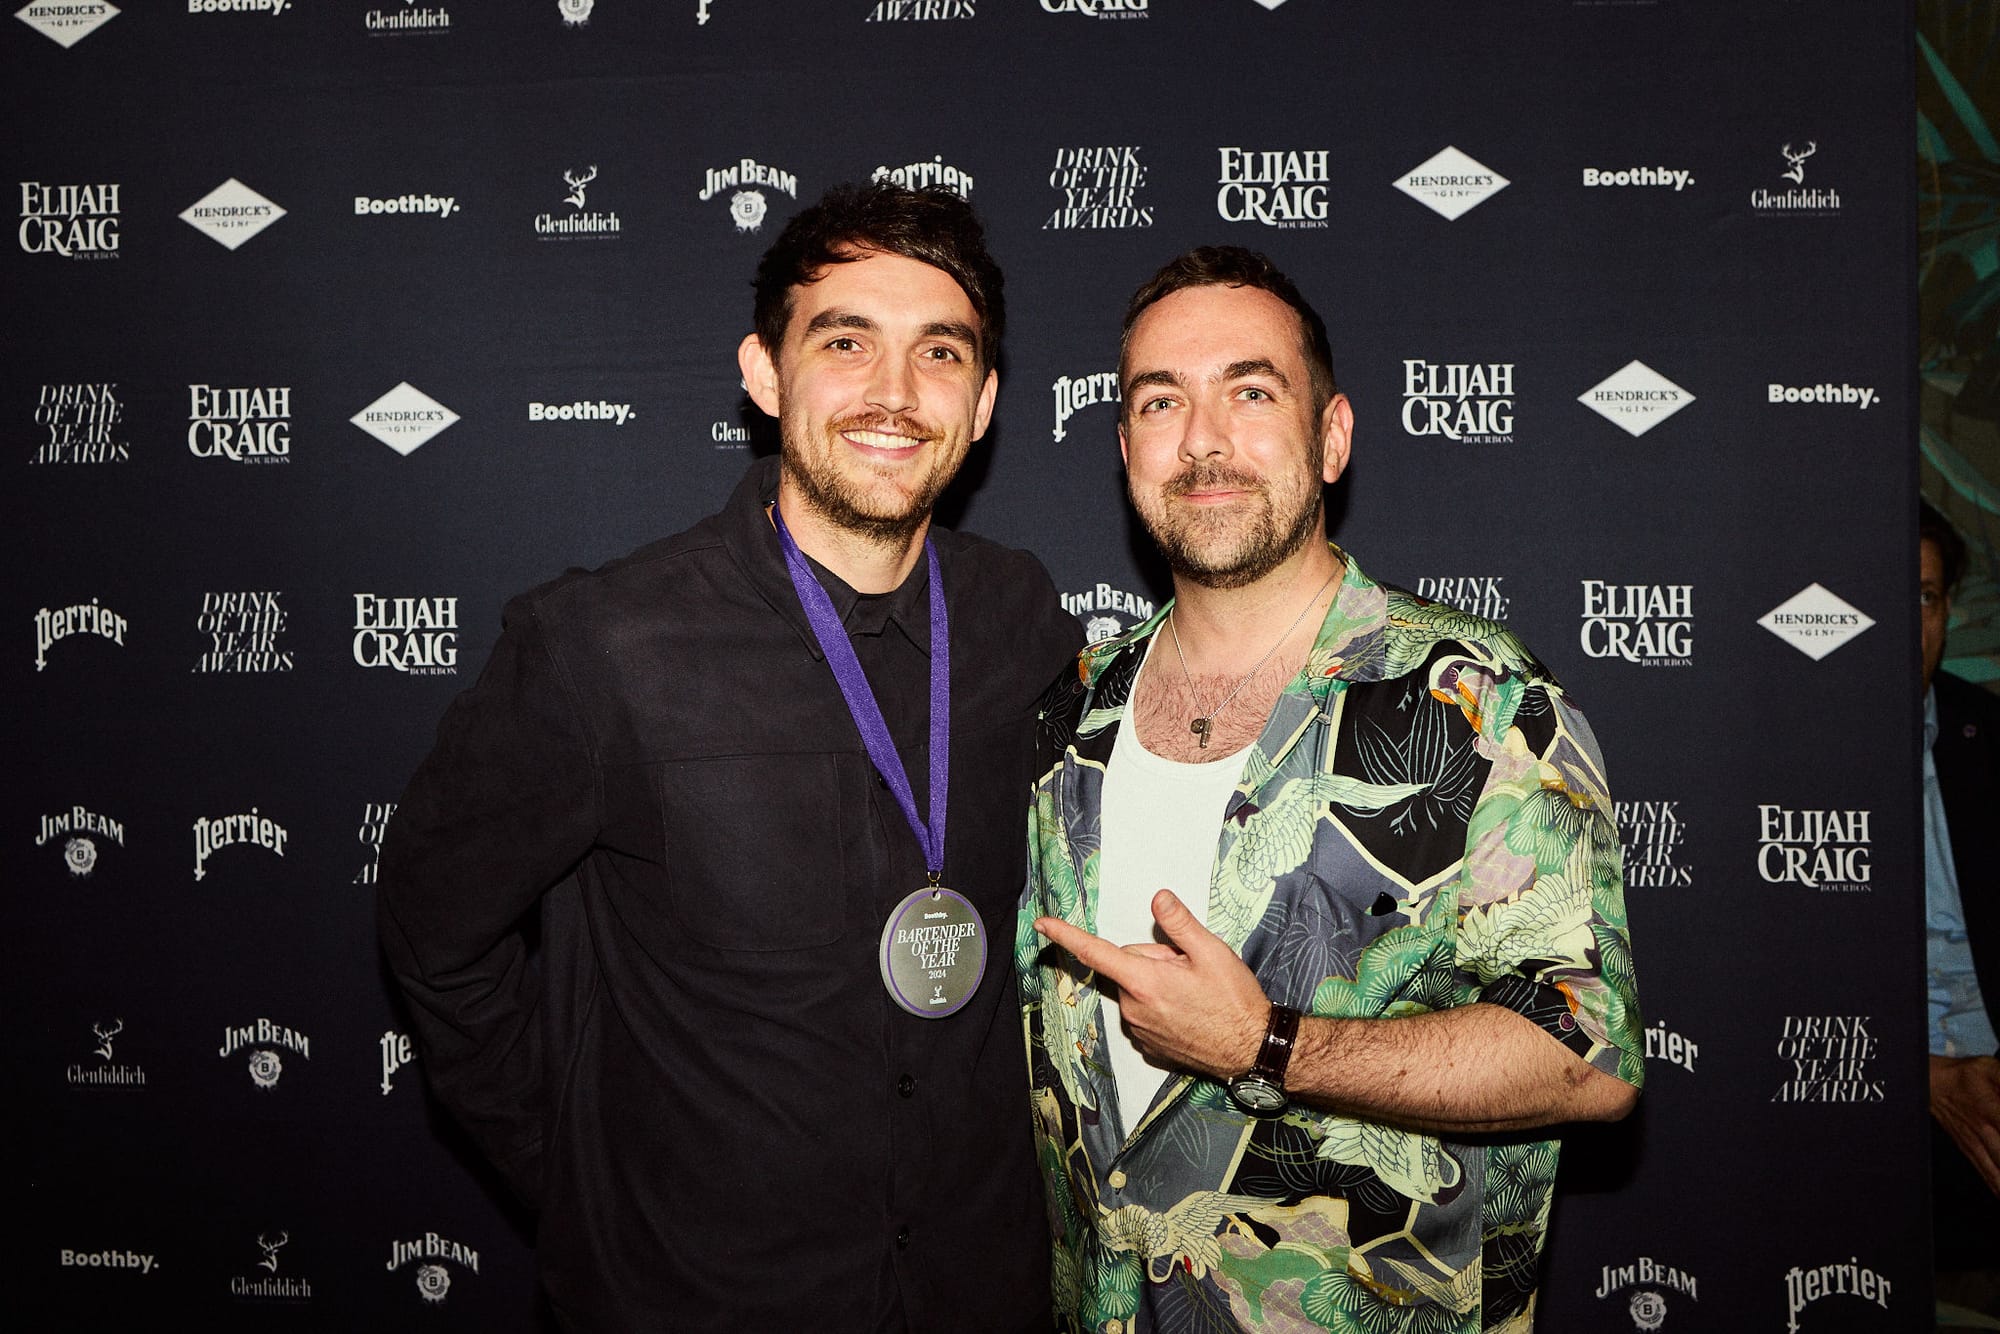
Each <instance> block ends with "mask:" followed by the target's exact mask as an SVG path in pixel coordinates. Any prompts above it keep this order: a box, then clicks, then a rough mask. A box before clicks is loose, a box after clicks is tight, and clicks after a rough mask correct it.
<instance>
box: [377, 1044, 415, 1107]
mask: <svg viewBox="0 0 2000 1334" xmlns="http://www.w3.org/2000/svg"><path fill="white" fill-rule="evenodd" d="M376 1041H377V1045H378V1046H380V1047H381V1048H382V1096H383V1097H385V1098H386V1097H388V1096H389V1094H390V1093H391V1092H392V1091H394V1089H395V1087H396V1072H397V1071H398V1070H401V1069H402V1068H403V1067H404V1066H406V1065H408V1064H409V1063H410V1062H411V1061H414V1060H416V1059H417V1048H416V1045H415V1044H414V1043H412V1042H411V1041H410V1035H409V1034H408V1033H398V1032H397V1031H396V1030H395V1029H393V1028H392V1029H389V1030H387V1031H386V1032H384V1033H383V1034H382V1036H381V1037H380V1038H378V1039H377V1040H376Z"/></svg>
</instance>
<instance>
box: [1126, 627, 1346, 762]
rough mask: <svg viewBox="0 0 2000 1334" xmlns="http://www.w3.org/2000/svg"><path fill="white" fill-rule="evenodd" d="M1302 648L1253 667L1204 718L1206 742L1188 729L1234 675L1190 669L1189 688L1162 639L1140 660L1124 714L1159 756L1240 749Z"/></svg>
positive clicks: (1188, 758) (1301, 657)
mask: <svg viewBox="0 0 2000 1334" xmlns="http://www.w3.org/2000/svg"><path fill="white" fill-rule="evenodd" d="M1305 659H1306V654H1305V651H1304V650H1303V649H1301V650H1300V651H1298V652H1296V653H1280V654H1278V655H1276V656H1275V657H1273V658H1272V659H1271V660H1270V661H1269V662H1267V663H1265V664H1264V665H1263V666H1262V667H1259V668H1258V669H1257V671H1256V674H1255V675H1253V676H1252V677H1251V678H1250V679H1249V680H1248V681H1245V682H1244V683H1243V688H1242V689H1241V690H1238V691H1237V692H1236V695H1235V698H1233V699H1231V700H1230V701H1229V703H1228V704H1227V705H1225V706H1224V707H1223V708H1222V710H1221V711H1220V712H1219V713H1217V714H1215V715H1214V716H1213V717H1212V718H1210V719H1209V733H1208V745H1207V746H1206V747H1204V746H1203V745H1202V744H1201V738H1200V737H1198V736H1196V735H1195V734H1194V733H1193V732H1191V731H1189V730H1188V724H1189V723H1191V722H1193V721H1194V719H1195V718H1196V717H1198V716H1199V715H1200V714H1201V712H1202V710H1203V709H1204V708H1210V709H1212V708H1214V707H1215V706H1216V705H1217V704H1220V703H1221V702H1222V699H1223V697H1224V696H1226V695H1228V694H1229V692H1230V690H1231V688H1232V687H1234V686H1235V685H1236V682H1237V681H1238V680H1240V679H1241V678H1239V677H1230V676H1213V675H1206V674H1203V673H1200V672H1197V673H1195V677H1194V688H1193V689H1189V687H1188V681H1187V677H1186V676H1185V675H1183V674H1182V672H1181V668H1180V664H1179V663H1178V662H1177V661H1176V660H1175V659H1174V657H1173V645H1171V644H1163V645H1161V646H1160V647H1159V648H1158V649H1157V650H1155V651H1154V653H1153V655H1152V657H1150V658H1148V659H1147V660H1146V666H1145V668H1144V670H1142V671H1141V672H1140V673H1139V679H1138V681H1137V682H1135V683H1134V684H1133V689H1132V703H1131V707H1130V709H1129V710H1128V713H1127V718H1128V720H1129V722H1130V723H1131V725H1133V726H1136V727H1137V728H1138V729H1139V733H1138V735H1139V741H1140V742H1141V744H1143V745H1144V746H1145V747H1146V749H1147V750H1150V751H1152V752H1153V753H1154V754H1155V755H1158V756H1160V757H1162V758H1163V759H1169V760H1178V761H1179V762H1180V763H1182V764H1203V763H1207V762H1208V761H1211V760H1219V759H1221V758H1222V757H1223V756H1225V755H1230V754H1234V753H1235V752H1236V751H1239V750H1241V749H1243V748H1244V747H1245V746H1247V745H1249V744H1250V743H1251V742H1252V741H1255V740H1256V739H1257V737H1258V734H1259V733H1261V732H1262V731H1263V730H1264V723H1265V721H1266V720H1267V719H1268V718H1269V717H1270V716H1271V708H1272V706H1273V705H1275V704H1276V703H1277V702H1278V696H1279V695H1281V694H1283V693H1284V689H1285V686H1286V685H1288V684H1289V683H1290V682H1291V680H1292V678H1293V677H1295V676H1297V675H1298V674H1299V669H1300V668H1301V667H1303V666H1304V665H1305Z"/></svg>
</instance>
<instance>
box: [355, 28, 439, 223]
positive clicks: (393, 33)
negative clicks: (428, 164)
mask: <svg viewBox="0 0 2000 1334" xmlns="http://www.w3.org/2000/svg"><path fill="white" fill-rule="evenodd" d="M361 23H362V26H363V27H364V28H366V29H367V30H368V35H369V36H371V37H406V36H429V35H433V34H437V33H445V32H450V31H451V11H450V10H448V9H446V8H445V7H444V6H443V5H424V6H422V7H421V8H418V7H416V6H415V0H403V7H402V8H401V9H389V10H382V9H371V10H369V11H368V13H367V14H366V15H365V16H364V17H363V18H362V20H361ZM404 197H405V198H408V197H409V196H407V195H406V196H404ZM425 211H426V212H429V211H431V210H425ZM446 216H449V210H446Z"/></svg>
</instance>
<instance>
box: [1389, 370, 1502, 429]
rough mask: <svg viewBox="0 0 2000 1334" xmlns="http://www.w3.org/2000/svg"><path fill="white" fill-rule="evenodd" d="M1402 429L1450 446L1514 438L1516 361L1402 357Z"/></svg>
mask: <svg viewBox="0 0 2000 1334" xmlns="http://www.w3.org/2000/svg"><path fill="white" fill-rule="evenodd" d="M1403 430H1404V432H1405V433H1407V434H1409V435H1414V436H1436V437H1438V438H1439V439H1443V440H1449V441H1451V442H1452V443H1454V444H1469V445H1505V444H1511V443H1512V442H1513V439H1514V363H1513V362H1511V361H1425V360H1424V359H1422V358H1421V357H1405V358H1404V359H1403Z"/></svg>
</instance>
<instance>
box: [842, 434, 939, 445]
mask: <svg viewBox="0 0 2000 1334" xmlns="http://www.w3.org/2000/svg"><path fill="white" fill-rule="evenodd" d="M847 438H848V439H849V440H852V441H854V442H855V443H857V444H862V445H867V446H868V447H869V448H871V449H915V448H916V447H917V446H918V445H920V444H922V443H923V441H922V440H920V439H918V438H917V437H915V436H909V435H890V434H888V433H887V432H885V431H849V432H848V433H847Z"/></svg>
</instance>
